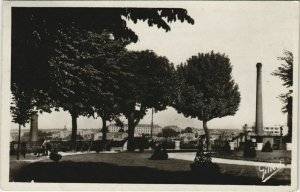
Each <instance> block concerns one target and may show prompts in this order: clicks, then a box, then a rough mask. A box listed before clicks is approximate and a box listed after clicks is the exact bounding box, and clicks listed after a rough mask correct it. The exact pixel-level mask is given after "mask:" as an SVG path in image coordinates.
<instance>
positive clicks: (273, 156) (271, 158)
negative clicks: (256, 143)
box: [212, 150, 292, 164]
mask: <svg viewBox="0 0 300 192" xmlns="http://www.w3.org/2000/svg"><path fill="white" fill-rule="evenodd" d="M243 154H244V152H243V151H233V152H232V153H231V154H219V153H213V154H212V157H220V158H226V159H240V160H248V161H260V162H270V163H279V162H281V163H287V164H290V163H291V159H292V158H291V155H292V154H291V151H286V150H274V151H273V152H261V151H256V157H252V158H245V157H243Z"/></svg>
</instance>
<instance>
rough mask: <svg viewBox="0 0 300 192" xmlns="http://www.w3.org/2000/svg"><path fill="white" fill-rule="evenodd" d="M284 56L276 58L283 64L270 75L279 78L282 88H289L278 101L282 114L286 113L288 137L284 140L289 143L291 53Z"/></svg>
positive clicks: (291, 104) (285, 53)
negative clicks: (279, 101) (280, 104)
mask: <svg viewBox="0 0 300 192" xmlns="http://www.w3.org/2000/svg"><path fill="white" fill-rule="evenodd" d="M284 55H285V56H284V57H278V60H280V61H283V62H284V63H283V64H281V66H280V67H278V68H277V70H275V71H274V72H273V73H271V74H272V75H274V76H277V77H279V78H280V79H281V80H282V81H283V84H282V85H283V86H285V87H287V88H290V89H289V90H288V92H287V93H283V94H281V95H279V99H280V100H281V101H282V103H283V107H282V112H283V113H287V125H288V135H287V137H286V140H287V142H291V140H292V129H293V119H292V115H293V96H292V93H293V90H292V86H293V53H292V52H290V51H284Z"/></svg>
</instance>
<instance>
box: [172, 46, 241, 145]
mask: <svg viewBox="0 0 300 192" xmlns="http://www.w3.org/2000/svg"><path fill="white" fill-rule="evenodd" d="M231 71H232V66H231V63H230V60H229V58H228V57H227V56H225V55H224V54H220V53H214V52H213V51H212V52H210V53H206V54H203V53H199V54H198V55H196V56H192V57H191V58H189V59H188V60H187V62H186V63H184V64H181V65H180V66H178V68H177V72H178V76H179V79H181V83H180V86H179V87H181V91H180V92H179V94H178V96H177V100H176V102H175V104H174V107H175V109H176V110H177V112H178V113H182V114H183V115H184V116H186V117H192V118H198V119H199V120H200V121H203V128H204V131H205V135H206V145H207V149H209V148H210V135H209V129H208V127H207V122H208V121H210V120H212V119H214V118H222V117H225V116H228V115H234V114H235V113H236V111H237V110H238V107H239V104H240V100H241V99H240V93H239V90H238V86H237V84H236V83H235V82H234V80H233V79H232V75H231Z"/></svg>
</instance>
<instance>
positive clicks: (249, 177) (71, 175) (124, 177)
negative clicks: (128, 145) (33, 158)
mask: <svg viewBox="0 0 300 192" xmlns="http://www.w3.org/2000/svg"><path fill="white" fill-rule="evenodd" d="M150 156H151V153H129V152H122V153H99V154H97V153H93V154H84V155H70V156H64V157H63V158H62V159H61V161H59V162H52V161H51V160H43V161H39V162H33V163H30V162H17V161H11V162H10V181H15V182H18V181H22V182H30V181H32V180H34V181H35V182H68V183H73V182H76V183H160V184H171V183H174V184H248V185H289V184H290V179H289V175H290V170H289V169H285V170H282V171H280V173H279V172H278V175H275V176H274V177H272V178H271V179H270V180H268V181H267V182H266V183H262V182H261V178H259V177H258V175H257V173H256V168H255V167H253V166H240V165H226V164H220V167H221V172H222V174H221V175H220V176H215V177H207V175H206V173H197V174H194V173H192V172H191V171H190V163H191V162H190V161H185V160H177V159H169V160H149V159H148V158H149V157H150Z"/></svg>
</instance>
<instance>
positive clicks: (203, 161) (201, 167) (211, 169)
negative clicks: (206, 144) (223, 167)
mask: <svg viewBox="0 0 300 192" xmlns="http://www.w3.org/2000/svg"><path fill="white" fill-rule="evenodd" d="M190 166H191V170H192V172H194V173H195V174H197V175H199V174H200V175H199V176H200V177H201V176H202V177H203V176H205V177H207V176H208V177H210V176H217V175H219V174H220V167H219V165H218V164H216V163H213V162H212V160H211V156H210V154H208V153H207V154H204V151H203V147H201V146H199V148H198V151H197V154H196V157H195V159H194V162H193V163H192V164H191V165H190Z"/></svg>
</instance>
